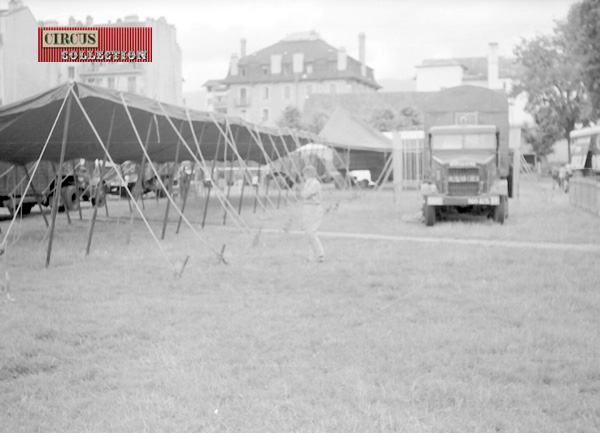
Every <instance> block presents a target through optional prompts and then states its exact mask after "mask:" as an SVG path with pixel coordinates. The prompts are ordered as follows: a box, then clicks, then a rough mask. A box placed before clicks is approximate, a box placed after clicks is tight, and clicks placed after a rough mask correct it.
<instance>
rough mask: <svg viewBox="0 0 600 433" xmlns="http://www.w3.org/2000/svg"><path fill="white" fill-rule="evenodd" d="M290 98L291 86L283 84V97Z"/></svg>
mask: <svg viewBox="0 0 600 433" xmlns="http://www.w3.org/2000/svg"><path fill="white" fill-rule="evenodd" d="M291 98H292V86H289V85H287V84H286V85H285V86H283V99H291Z"/></svg>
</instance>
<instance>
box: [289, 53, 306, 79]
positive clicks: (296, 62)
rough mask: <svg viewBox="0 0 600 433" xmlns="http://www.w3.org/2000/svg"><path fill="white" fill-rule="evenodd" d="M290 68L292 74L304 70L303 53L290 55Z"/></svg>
mask: <svg viewBox="0 0 600 433" xmlns="http://www.w3.org/2000/svg"><path fill="white" fill-rule="evenodd" d="M292 63H293V64H292V70H293V72H294V74H301V73H302V72H304V53H294V54H293V56H292Z"/></svg>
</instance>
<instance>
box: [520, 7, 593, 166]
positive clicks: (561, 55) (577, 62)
mask: <svg viewBox="0 0 600 433" xmlns="http://www.w3.org/2000/svg"><path fill="white" fill-rule="evenodd" d="M514 54H515V55H516V57H517V62H518V63H519V66H520V70H519V73H518V76H517V79H516V84H515V86H514V87H513V89H512V95H513V96H516V95H518V94H520V93H522V92H525V93H526V94H527V105H526V107H525V109H526V111H527V112H529V113H530V114H531V115H532V117H533V119H534V121H535V125H534V126H532V127H529V128H528V129H526V131H525V139H526V141H528V142H529V143H531V145H532V146H533V149H534V151H535V152H536V154H537V155H538V156H545V155H548V154H550V153H552V147H553V145H554V143H555V142H557V141H558V140H560V139H563V138H564V139H566V140H567V143H568V146H567V149H568V157H569V161H571V142H570V133H571V131H573V130H574V129H575V128H576V126H577V125H578V124H581V125H584V126H588V125H590V124H592V123H595V122H596V121H597V120H598V117H599V116H600V0H582V1H580V2H578V3H575V4H573V5H572V6H571V8H570V9H569V12H568V14H567V17H566V18H565V19H564V20H561V21H557V22H556V24H555V26H554V29H553V31H552V33H551V34H547V35H540V36H536V37H534V38H532V39H529V40H526V39H523V40H522V41H521V43H520V44H519V45H518V46H517V47H516V48H515V50H514Z"/></svg>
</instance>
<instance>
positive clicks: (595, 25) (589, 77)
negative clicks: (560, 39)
mask: <svg viewBox="0 0 600 433" xmlns="http://www.w3.org/2000/svg"><path fill="white" fill-rule="evenodd" d="M563 30H564V32H565V35H566V36H567V38H568V41H569V47H570V49H571V51H572V54H573V56H574V57H575V58H576V59H577V61H578V63H579V64H580V66H581V75H582V77H583V81H584V83H585V86H586V88H587V91H588V94H589V96H590V102H591V106H592V112H593V115H594V118H595V119H598V118H599V117H600V2H599V1H598V0H583V1H581V2H579V3H576V4H574V5H573V6H571V9H570V10H569V14H568V16H567V21H566V22H565V23H564V24H563Z"/></svg>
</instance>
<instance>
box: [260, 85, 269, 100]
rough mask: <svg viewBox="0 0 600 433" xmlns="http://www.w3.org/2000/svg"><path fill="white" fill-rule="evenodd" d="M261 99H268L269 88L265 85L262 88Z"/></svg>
mask: <svg viewBox="0 0 600 433" xmlns="http://www.w3.org/2000/svg"><path fill="white" fill-rule="evenodd" d="M262 99H263V101H268V100H269V88H268V87H267V86H265V87H263V88H262Z"/></svg>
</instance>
